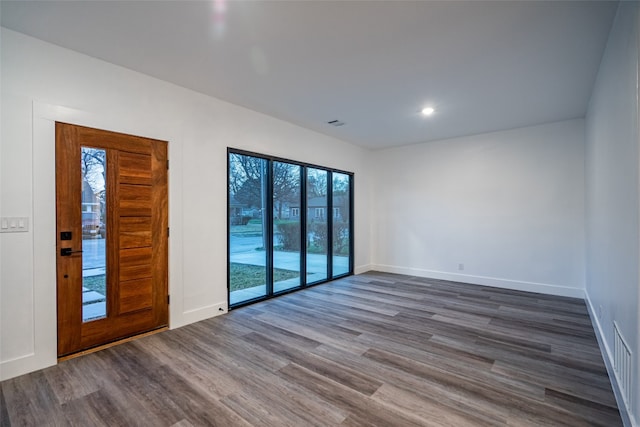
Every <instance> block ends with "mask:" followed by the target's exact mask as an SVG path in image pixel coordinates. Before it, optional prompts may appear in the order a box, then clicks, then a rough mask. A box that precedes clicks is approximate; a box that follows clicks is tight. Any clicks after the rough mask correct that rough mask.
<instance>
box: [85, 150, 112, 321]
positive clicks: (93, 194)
mask: <svg viewBox="0 0 640 427" xmlns="http://www.w3.org/2000/svg"><path fill="white" fill-rule="evenodd" d="M80 161H81V164H80V167H81V171H82V197H81V200H82V202H81V207H80V209H81V212H82V321H83V322H88V321H91V320H96V319H102V318H104V317H106V316H107V252H106V247H107V245H106V241H107V240H106V237H107V228H106V224H107V216H106V215H107V212H106V202H107V198H106V197H107V190H106V185H105V183H106V181H107V180H106V177H107V156H106V151H105V150H101V149H97V148H89V147H82V149H81V154H80Z"/></svg>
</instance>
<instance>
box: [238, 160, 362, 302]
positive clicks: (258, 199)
mask: <svg viewBox="0 0 640 427" xmlns="http://www.w3.org/2000/svg"><path fill="white" fill-rule="evenodd" d="M352 185H353V175H352V174H349V173H346V172H341V171H335V170H332V169H329V168H324V167H319V166H313V165H306V164H302V163H298V162H294V161H288V160H284V159H276V158H271V157H268V156H263V155H260V154H255V153H248V152H243V151H239V150H232V149H229V150H228V192H229V193H228V262H229V263H228V287H229V304H230V306H238V305H241V304H246V303H248V302H252V301H257V300H260V299H264V298H268V297H270V296H273V295H277V294H279V293H283V292H289V291H291V290H295V289H299V288H303V287H306V286H308V285H312V284H317V283H322V282H326V281H327V280H329V279H331V278H336V277H338V276H343V275H348V274H352V272H353V260H352V256H353V255H352V252H353V231H352V221H351V218H352Z"/></svg>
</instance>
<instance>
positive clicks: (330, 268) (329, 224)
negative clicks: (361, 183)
mask: <svg viewBox="0 0 640 427" xmlns="http://www.w3.org/2000/svg"><path fill="white" fill-rule="evenodd" d="M326 218H327V279H328V280H331V278H332V277H333V172H332V171H327V212H326Z"/></svg>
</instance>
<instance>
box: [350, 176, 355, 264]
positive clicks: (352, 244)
mask: <svg viewBox="0 0 640 427" xmlns="http://www.w3.org/2000/svg"><path fill="white" fill-rule="evenodd" d="M353 186H354V183H353V175H349V274H353V270H354V258H355V256H354V255H355V254H354V247H355V245H354V243H353V235H354V232H353V213H354V212H355V209H354V207H353Z"/></svg>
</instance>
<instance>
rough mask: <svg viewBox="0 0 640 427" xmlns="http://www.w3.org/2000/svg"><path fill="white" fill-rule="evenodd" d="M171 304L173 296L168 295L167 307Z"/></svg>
mask: <svg viewBox="0 0 640 427" xmlns="http://www.w3.org/2000/svg"><path fill="white" fill-rule="evenodd" d="M170 303H171V295H167V305H169V304H170Z"/></svg>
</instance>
